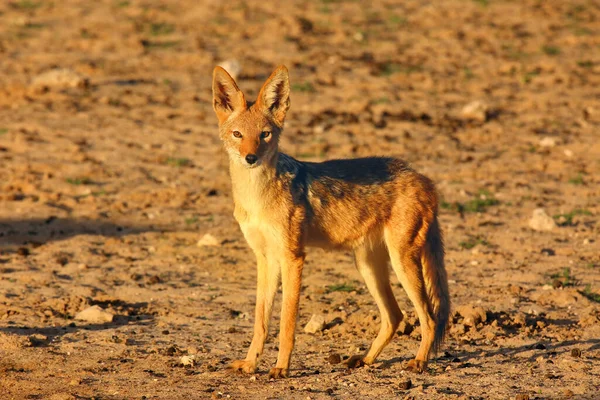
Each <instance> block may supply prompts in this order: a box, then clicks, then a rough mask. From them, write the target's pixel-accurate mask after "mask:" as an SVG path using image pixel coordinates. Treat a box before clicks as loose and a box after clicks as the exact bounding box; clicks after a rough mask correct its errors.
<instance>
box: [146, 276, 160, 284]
mask: <svg viewBox="0 0 600 400" xmlns="http://www.w3.org/2000/svg"><path fill="white" fill-rule="evenodd" d="M161 282H162V279H160V276H158V275H152V276H151V277H150V278H148V280H147V281H146V283H147V284H148V285H156V284H157V283H161Z"/></svg>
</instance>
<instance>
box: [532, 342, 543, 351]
mask: <svg viewBox="0 0 600 400" xmlns="http://www.w3.org/2000/svg"><path fill="white" fill-rule="evenodd" d="M533 348H534V349H536V350H546V345H544V344H543V343H537V344H536V345H535V346H533Z"/></svg>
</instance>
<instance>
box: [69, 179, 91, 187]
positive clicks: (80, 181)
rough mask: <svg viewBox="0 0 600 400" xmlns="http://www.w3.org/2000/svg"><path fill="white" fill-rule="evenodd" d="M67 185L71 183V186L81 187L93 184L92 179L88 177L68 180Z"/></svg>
mask: <svg viewBox="0 0 600 400" xmlns="http://www.w3.org/2000/svg"><path fill="white" fill-rule="evenodd" d="M66 180H67V183H70V184H71V185H75V186H79V185H91V184H92V183H93V182H92V180H91V179H90V178H88V177H82V178H67V179H66Z"/></svg>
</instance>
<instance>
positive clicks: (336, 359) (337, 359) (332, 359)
mask: <svg viewBox="0 0 600 400" xmlns="http://www.w3.org/2000/svg"><path fill="white" fill-rule="evenodd" d="M327 362H329V364H331V365H335V364H339V363H341V362H342V357H341V356H340V355H339V354H337V353H335V354H331V355H330V356H329V357H327Z"/></svg>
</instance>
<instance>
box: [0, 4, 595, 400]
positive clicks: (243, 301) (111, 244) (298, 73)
mask: <svg viewBox="0 0 600 400" xmlns="http://www.w3.org/2000/svg"><path fill="white" fill-rule="evenodd" d="M599 34H600V8H599V5H598V2H596V1H586V0H573V1H566V0H556V1H548V2H542V1H533V0H524V1H518V2H517V1H503V0H497V1H496V0H485V1H470V0H456V1H453V0H449V1H444V2H428V1H420V0H407V1H402V2H400V1H385V0H382V1H374V2H359V1H350V0H348V1H343V0H334V1H324V0H314V1H288V2H285V4H283V3H275V2H259V1H247V2H241V1H235V0H233V1H230V2H227V3H222V2H219V1H191V0H182V1H177V2H174V1H172V2H167V1H164V2H160V1H150V0H129V1H127V0H125V1H119V0H102V1H95V2H91V1H77V0H69V1H64V2H63V1H54V2H47V1H41V0H39V1H36V0H33V1H25V0H7V1H3V2H1V3H0V166H1V167H0V188H1V189H0V398H2V399H52V400H59V399H61V400H62V399H65V400H66V399H69V400H71V399H103V400H104V399H106V400H109V399H110V400H116V399H190V398H199V399H204V398H206V399H209V398H232V399H258V398H268V399H284V398H285V399H288V398H290V399H295V398H297V399H308V398H310V399H327V398H340V399H342V398H348V399H354V398H380V399H384V398H385V399H387V398H409V399H410V398H414V399H453V398H454V399H515V398H519V399H562V398H574V399H594V398H600V394H599V390H600V383H599V382H600V376H599V375H600V321H599V314H598V313H599V311H598V310H599V308H598V307H599V303H598V302H599V301H600V258H599V257H600V251H599V250H600V245H599V238H598V233H599V232H600V206H599V203H600V189H599V183H600V174H599V172H600V140H599V139H600V133H599V128H600V97H599V95H598V93H599V92H598V87H599V85H600V36H599ZM220 62H227V63H228V64H227V65H228V66H229V68H233V67H236V63H237V65H238V66H240V67H241V71H240V72H239V73H238V82H239V83H240V86H241V87H242V89H243V90H244V91H245V92H246V93H247V95H248V97H249V98H254V96H256V94H257V91H258V89H259V87H260V85H261V84H262V82H263V81H264V79H265V78H266V77H267V76H268V74H269V73H270V72H271V71H272V69H273V68H274V67H275V66H276V65H277V64H280V63H281V64H286V65H287V66H288V67H289V69H290V74H291V81H292V85H293V92H292V108H291V110H290V113H289V114H288V119H287V122H286V124H287V125H286V130H285V133H284V136H285V137H284V139H283V145H282V147H283V149H284V150H285V151H286V152H287V153H289V154H291V155H292V156H295V157H297V158H300V159H302V160H310V161H320V160H325V159H329V158H340V157H357V156H366V155H392V156H398V157H401V158H404V159H406V160H408V161H409V162H411V163H412V165H413V166H414V167H415V168H416V169H417V170H419V171H420V172H422V173H424V174H426V175H428V176H429V177H431V178H432V179H433V180H434V181H435V182H436V183H437V187H438V190H439V192H440V195H441V197H442V198H443V203H442V208H441V210H440V214H441V217H440V218H441V223H442V227H443V229H444V231H445V239H446V253H447V256H446V259H447V270H448V274H449V279H450V290H451V295H452V302H453V309H454V312H453V318H452V321H451V326H450V328H449V334H448V338H447V341H446V343H445V346H444V348H443V350H442V351H441V353H440V354H438V357H437V358H435V359H434V360H433V361H432V362H431V364H430V369H429V371H428V372H427V373H423V374H413V373H408V372H403V365H404V364H405V363H406V362H407V361H408V360H409V359H410V358H411V357H413V356H414V354H415V352H416V350H417V347H418V344H419V339H420V328H419V326H418V323H417V322H416V318H415V313H414V310H413V308H412V306H411V305H410V303H409V301H408V299H407V297H406V295H405V293H404V291H403V290H402V288H401V287H399V285H398V284H397V281H396V280H395V278H394V282H395V283H394V286H395V288H394V290H395V293H396V296H397V298H398V301H399V303H400V305H401V307H402V309H403V311H404V312H405V315H406V318H405V320H404V323H403V324H402V326H401V327H400V329H399V331H398V333H397V335H396V337H395V339H394V340H393V341H392V343H391V344H390V345H389V346H388V347H387V348H386V349H385V350H384V352H383V353H382V354H381V356H380V357H379V361H378V362H377V363H376V364H374V365H373V366H370V367H365V368H360V369H357V370H350V371H348V370H346V368H345V367H344V366H343V363H340V361H343V360H344V359H347V358H348V357H350V356H352V355H355V354H357V353H359V352H361V351H363V350H364V349H365V348H366V347H367V346H368V345H369V343H370V341H371V340H372V338H374V336H375V333H376V331H377V329H378V325H379V318H378V313H377V310H376V306H375V304H374V302H373V300H372V298H371V297H370V295H369V294H368V293H367V290H366V288H365V286H364V284H363V282H362V281H361V280H360V278H359V275H358V273H357V271H355V269H354V266H353V260H352V257H351V255H350V253H348V252H339V253H326V252H322V251H318V250H313V251H310V252H309V254H308V259H307V262H306V266H305V270H304V281H303V283H304V286H303V291H302V298H301V305H300V316H299V321H298V322H299V324H298V326H299V328H298V333H297V341H296V349H295V353H294V357H293V360H292V371H291V373H292V377H291V378H289V379H285V380H277V381H269V380H268V377H267V371H268V369H269V368H270V367H271V366H272V365H273V364H274V362H275V357H276V350H277V342H276V340H275V339H274V337H275V335H276V332H277V324H276V323H275V324H273V325H272V327H271V334H272V335H271V338H270V339H269V341H268V343H267V346H266V352H265V355H264V357H263V359H262V361H261V363H260V366H259V371H258V372H257V373H256V374H254V375H251V376H247V375H241V374H234V373H232V372H230V371H228V370H227V368H226V367H227V365H228V363H229V362H230V361H231V360H233V359H236V358H240V357H243V356H244V354H245V353H244V352H245V349H246V347H247V346H248V344H249V340H250V338H251V334H252V319H253V303H254V290H255V274H256V273H255V269H254V268H255V267H254V257H253V255H252V253H251V251H250V250H249V248H248V246H247V245H246V243H245V241H244V239H243V237H242V234H241V232H240V230H239V228H238V226H237V225H236V223H235V221H234V219H233V216H232V211H233V205H232V199H231V194H230V184H229V176H228V171H227V166H228V161H227V157H226V155H225V153H224V151H223V150H222V149H221V145H220V143H219V140H218V137H217V128H216V118H215V117H214V115H213V111H212V108H211V90H210V85H211V72H212V68H213V67H214V66H215V65H216V64H218V63H220ZM536 209H543V211H536V218H535V219H534V220H533V221H530V219H531V218H532V216H533V215H534V210H536ZM532 227H535V228H536V229H533V228H532ZM205 235H210V236H205ZM199 241H200V243H198V242H199ZM91 306H96V308H95V311H96V313H97V314H98V315H96V317H95V318H91V319H89V320H79V319H75V316H76V315H77V314H78V313H79V312H81V311H83V310H85V309H88V308H89V307H91ZM98 308H99V310H98ZM278 309H279V303H277V305H276V307H275V315H274V318H273V321H274V322H275V321H276V320H277V318H278V314H279V312H278ZM312 315H320V316H322V317H323V318H324V319H325V323H326V326H325V329H324V330H322V331H317V333H315V334H307V333H305V332H304V331H303V327H304V325H305V324H306V323H307V322H308V321H309V319H310V318H311V316H312ZM182 362H184V363H186V364H187V365H186V366H184V365H183V364H182ZM409 381H410V382H409Z"/></svg>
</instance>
